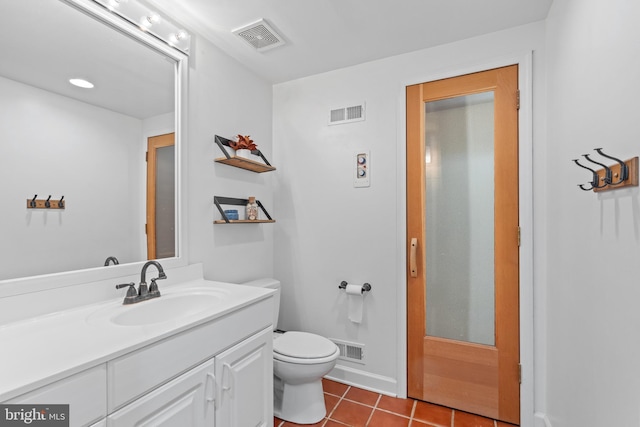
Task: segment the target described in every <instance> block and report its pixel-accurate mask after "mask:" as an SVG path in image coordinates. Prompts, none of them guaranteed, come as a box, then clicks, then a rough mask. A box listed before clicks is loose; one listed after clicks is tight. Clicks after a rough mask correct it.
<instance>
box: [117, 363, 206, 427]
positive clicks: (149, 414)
mask: <svg viewBox="0 0 640 427" xmlns="http://www.w3.org/2000/svg"><path fill="white" fill-rule="evenodd" d="M214 362H215V360H214V359H211V360H209V361H207V362H205V363H203V364H202V365H200V366H198V367H196V368H193V369H192V370H190V371H189V372H187V373H186V374H183V375H181V376H180V377H178V378H176V379H174V380H172V381H170V382H169V383H167V384H165V385H164V386H162V387H160V388H158V389H156V390H154V391H152V392H151V393H148V394H146V395H145V396H143V397H141V398H140V399H138V400H136V401H135V402H133V403H130V404H129V405H127V406H125V407H124V408H122V409H120V410H119V411H116V412H115V413H113V414H111V415H109V417H108V418H107V425H108V426H109V427H131V426H154V427H175V426H191V427H205V426H213V425H214V424H213V423H214V414H215V413H214V411H215V408H214V402H215V395H216V390H215V387H216V384H215V376H214V366H215V363H214Z"/></svg>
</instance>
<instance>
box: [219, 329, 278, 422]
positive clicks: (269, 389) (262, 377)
mask: <svg viewBox="0 0 640 427" xmlns="http://www.w3.org/2000/svg"><path fill="white" fill-rule="evenodd" d="M216 378H217V379H218V385H219V388H218V399H217V409H216V425H217V426H220V427H247V426H252V427H253V426H256V427H271V426H272V425H273V331H272V330H271V328H267V329H265V330H264V331H262V332H259V333H257V334H256V335H253V336H252V337H251V338H249V339H247V340H245V341H243V342H241V343H240V344H237V345H236V346H234V347H231V348H230V349H229V350H227V351H225V352H224V353H221V354H220V355H218V356H216Z"/></svg>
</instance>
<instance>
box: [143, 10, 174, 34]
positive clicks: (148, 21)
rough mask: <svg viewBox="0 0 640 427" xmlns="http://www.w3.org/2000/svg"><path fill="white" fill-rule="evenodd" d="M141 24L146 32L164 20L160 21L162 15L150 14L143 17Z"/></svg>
mask: <svg viewBox="0 0 640 427" xmlns="http://www.w3.org/2000/svg"><path fill="white" fill-rule="evenodd" d="M141 22H142V27H143V28H142V29H143V30H146V29H147V28H150V27H151V26H152V25H157V24H159V23H161V22H162V19H160V15H158V14H157V13H155V12H150V13H149V14H148V15H147V16H143V17H142V20H141ZM169 37H171V36H169Z"/></svg>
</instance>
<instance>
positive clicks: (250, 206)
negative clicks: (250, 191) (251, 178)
mask: <svg viewBox="0 0 640 427" xmlns="http://www.w3.org/2000/svg"><path fill="white" fill-rule="evenodd" d="M247 219H248V220H250V221H255V220H257V219H258V204H257V203H256V198H255V197H253V196H251V197H249V203H247Z"/></svg>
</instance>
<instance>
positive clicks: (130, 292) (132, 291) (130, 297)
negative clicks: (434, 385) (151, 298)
mask: <svg viewBox="0 0 640 427" xmlns="http://www.w3.org/2000/svg"><path fill="white" fill-rule="evenodd" d="M127 286H128V287H129V289H127V296H125V297H124V302H123V304H132V303H134V302H135V299H136V298H137V297H138V293H137V292H136V284H135V283H133V282H131V283H121V284H119V285H116V289H122V288H126V287H127Z"/></svg>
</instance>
